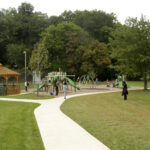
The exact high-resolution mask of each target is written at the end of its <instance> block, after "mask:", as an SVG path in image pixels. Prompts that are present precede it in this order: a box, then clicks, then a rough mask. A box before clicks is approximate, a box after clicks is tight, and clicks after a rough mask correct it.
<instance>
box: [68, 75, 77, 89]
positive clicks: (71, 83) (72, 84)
mask: <svg viewBox="0 0 150 150" xmlns="http://www.w3.org/2000/svg"><path fill="white" fill-rule="evenodd" d="M65 79H66V80H67V81H68V82H69V84H70V85H71V86H73V87H75V88H76V89H78V90H80V87H78V86H76V85H75V84H74V82H73V81H72V80H71V79H69V78H68V77H65Z"/></svg>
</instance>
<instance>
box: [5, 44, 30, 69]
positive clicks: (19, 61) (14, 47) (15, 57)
mask: <svg viewBox="0 0 150 150" xmlns="http://www.w3.org/2000/svg"><path fill="white" fill-rule="evenodd" d="M24 51H26V52H27V54H28V52H29V49H28V48H27V47H26V45H24V44H8V45H7V58H8V63H9V64H10V65H11V67H12V68H23V67H24V54H23V52H24ZM27 62H28V57H27Z"/></svg>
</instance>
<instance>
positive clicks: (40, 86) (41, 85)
mask: <svg viewBox="0 0 150 150" xmlns="http://www.w3.org/2000/svg"><path fill="white" fill-rule="evenodd" d="M44 85H45V84H43V83H42V84H40V85H39V87H38V88H35V89H34V91H35V92H37V90H39V89H41V88H42V87H43V86H44Z"/></svg>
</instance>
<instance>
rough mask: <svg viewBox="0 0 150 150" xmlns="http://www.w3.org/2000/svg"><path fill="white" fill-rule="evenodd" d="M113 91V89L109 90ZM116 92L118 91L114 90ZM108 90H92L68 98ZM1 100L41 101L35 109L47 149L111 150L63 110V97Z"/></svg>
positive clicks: (8, 99)
mask: <svg viewBox="0 0 150 150" xmlns="http://www.w3.org/2000/svg"><path fill="white" fill-rule="evenodd" d="M109 92H113V91H109ZM114 92H116V91H114ZM98 93H108V92H92V93H84V94H76V95H71V96H68V97H67V99H68V98H71V97H76V96H82V95H91V94H98ZM0 100H5V101H6V100H7V101H18V102H33V103H40V104H41V105H40V106H39V107H37V108H36V109H35V111H34V114H35V117H36V120H37V124H38V127H39V130H40V133H41V137H42V140H43V143H44V147H45V150H110V149H109V148H108V147H106V146H105V145H104V144H103V143H101V142H100V141H99V140H97V139H96V138H95V137H93V136H92V135H91V134H89V133H88V132H87V131H86V130H85V129H83V128H82V127H81V126H79V125H78V124H77V123H76V122H74V121H73V120H72V119H70V118H69V117H67V116H66V115H65V114H64V113H62V112H61V110H60V106H61V104H62V103H63V102H64V99H63V97H59V98H54V99H51V100H26V99H22V100H20V99H11V98H0Z"/></svg>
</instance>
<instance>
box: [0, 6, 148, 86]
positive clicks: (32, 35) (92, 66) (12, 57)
mask: <svg viewBox="0 0 150 150" xmlns="http://www.w3.org/2000/svg"><path fill="white" fill-rule="evenodd" d="M0 30H1V32H0V62H1V63H2V64H4V65H7V66H9V67H11V68H14V69H18V70H19V69H20V70H21V69H23V68H24V54H23V52H24V51H26V52H27V64H28V69H29V70H41V71H44V70H47V71H58V70H59V68H61V69H62V70H63V71H66V72H67V73H68V74H75V75H76V76H81V75H85V74H88V75H90V76H92V77H93V78H96V77H99V79H101V80H105V79H107V78H109V79H113V78H115V77H116V76H117V75H119V74H126V75H128V77H130V78H131V79H134V78H138V79H140V78H141V77H142V78H143V79H144V80H145V87H146V85H147V79H148V78H149V70H150V67H149V66H150V65H149V63H150V51H149V46H150V43H149V41H150V40H149V37H150V35H149V32H150V23H149V20H146V18H144V17H143V16H142V17H141V19H140V20H138V19H137V18H128V19H127V20H126V22H125V24H123V25H122V24H121V23H119V22H118V21H117V18H116V16H115V14H113V13H110V14H109V13H106V12H103V11H100V10H93V11H87V10H85V11H74V12H72V11H64V12H63V13H62V14H61V15H59V16H50V17H48V15H47V14H43V13H41V12H34V7H33V6H32V5H31V4H29V3H22V4H21V5H20V6H19V7H18V9H14V8H9V9H7V10H4V9H2V10H1V11H0Z"/></svg>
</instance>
